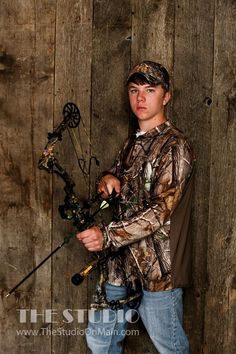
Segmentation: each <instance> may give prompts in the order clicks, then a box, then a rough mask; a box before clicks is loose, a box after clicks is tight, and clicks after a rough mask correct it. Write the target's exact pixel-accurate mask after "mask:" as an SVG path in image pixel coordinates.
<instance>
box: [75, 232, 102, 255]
mask: <svg viewBox="0 0 236 354" xmlns="http://www.w3.org/2000/svg"><path fill="white" fill-rule="evenodd" d="M76 237H77V239H78V240H80V241H82V242H83V244H84V246H85V247H86V248H87V250H88V251H93V252H96V251H101V250H102V246H103V241H104V239H103V234H102V231H101V230H100V229H99V227H98V226H93V227H91V228H90V229H87V230H85V231H82V232H79V233H78V234H77V235H76Z"/></svg>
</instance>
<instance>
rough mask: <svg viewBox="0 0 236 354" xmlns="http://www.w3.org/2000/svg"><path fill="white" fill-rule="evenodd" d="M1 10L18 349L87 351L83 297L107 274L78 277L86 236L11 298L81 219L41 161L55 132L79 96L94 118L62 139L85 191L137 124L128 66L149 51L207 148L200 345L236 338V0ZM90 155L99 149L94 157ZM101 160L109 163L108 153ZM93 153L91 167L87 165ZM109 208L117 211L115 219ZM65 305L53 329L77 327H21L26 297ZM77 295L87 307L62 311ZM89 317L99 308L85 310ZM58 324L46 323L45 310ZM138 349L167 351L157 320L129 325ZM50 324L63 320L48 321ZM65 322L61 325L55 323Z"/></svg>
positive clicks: (7, 302)
mask: <svg viewBox="0 0 236 354" xmlns="http://www.w3.org/2000/svg"><path fill="white" fill-rule="evenodd" d="M0 3H1V11H0V28H1V31H0V124H1V129H0V188H1V189H0V190H1V200H0V235H1V237H0V243H1V250H0V256H1V267H0V268H1V269H0V287H1V302H0V319H1V329H0V334H1V350H2V351H3V352H6V353H10V352H13V353H16V354H25V353H37V354H38V353H39V354H41V353H44V354H52V353H56V354H64V353H70V354H77V353H83V354H85V353H88V349H87V347H86V343H85V337H84V336H83V335H82V332H79V334H78V335H70V334H69V333H70V332H69V331H72V330H74V329H78V330H80V331H82V330H83V329H84V328H85V326H86V323H85V322H86V321H82V323H78V321H77V312H76V311H77V310H82V311H83V310H85V311H86V309H88V308H89V304H90V302H91V296H92V293H93V291H94V287H95V283H96V280H97V274H96V273H92V275H91V276H90V277H89V279H88V280H86V281H85V282H84V283H83V284H82V285H81V286H80V287H79V288H77V287H74V286H73V285H72V284H71V280H70V278H71V275H73V274H74V273H76V272H78V271H79V270H80V269H81V267H83V266H84V265H85V264H87V262H88V261H89V260H90V259H91V255H90V254H89V253H88V252H87V251H85V250H84V248H83V247H82V245H81V244H80V243H79V242H77V241H76V240H73V241H71V243H70V244H69V245H68V246H67V247H65V248H64V249H62V250H60V251H59V252H58V254H57V255H56V256H54V258H53V260H52V261H51V262H50V261H49V262H48V263H47V264H45V265H44V266H43V267H42V268H41V269H40V270H38V271H37V273H36V274H35V275H34V276H32V277H31V278H30V279H28V281H27V282H25V283H24V284H23V285H22V286H21V287H20V288H19V289H18V290H17V291H16V292H15V294H13V295H12V296H10V297H9V298H8V299H6V298H5V297H4V294H5V293H6V291H7V290H9V289H10V288H11V287H13V286H14V285H15V284H16V283H17V282H18V281H19V280H20V279H21V278H22V277H23V276H24V275H25V274H26V273H27V272H29V271H30V270H31V269H32V268H33V267H34V266H35V265H36V264H38V263H39V262H40V261H41V260H42V259H43V258H44V257H45V256H46V255H47V254H48V253H49V252H50V251H51V249H52V248H54V247H56V246H57V245H58V244H60V243H61V242H62V240H63V238H64V236H65V235H67V233H68V232H69V231H71V230H72V225H71V223H70V222H67V221H63V220H62V219H61V218H60V215H59V213H58V210H57V209H58V205H59V204H62V203H63V199H64V192H63V187H64V185H63V182H62V181H61V180H60V179H59V178H57V177H54V176H50V175H49V174H47V173H46V172H44V171H40V170H38V168H37V163H38V159H39V157H40V155H41V153H42V150H43V148H44V146H45V144H46V141H47V132H49V131H52V130H53V128H54V127H55V126H56V125H57V124H58V123H59V122H60V121H61V119H62V109H63V106H64V104H65V103H66V102H68V101H72V102H74V103H75V104H77V106H78V107H79V109H80V112H81V117H82V120H81V123H80V126H79V128H78V129H75V130H74V133H75V134H74V135H73V137H72V138H73V142H74V144H75V146H76V148H77V156H76V154H75V152H74V151H73V147H72V144H71V140H70V137H69V134H68V132H65V134H64V135H63V140H62V141H61V142H59V143H58V144H57V146H56V149H55V152H56V156H57V157H58V159H59V161H60V163H61V164H62V166H63V167H65V168H66V170H67V171H68V172H69V173H70V174H71V175H72V177H73V179H74V180H75V182H76V188H75V192H76V193H77V194H78V195H79V196H80V198H81V200H85V199H87V198H88V197H89V196H91V195H92V194H94V193H95V181H96V178H97V177H98V175H99V174H100V173H101V172H102V171H103V170H104V169H106V168H108V167H110V164H111V163H112V161H113V160H114V158H115V156H116V154H117V152H118V150H119V148H120V146H121V145H122V143H123V141H124V139H125V138H126V136H127V134H128V132H129V131H130V130H133V128H134V125H135V124H134V120H133V118H132V119H131V118H130V109H129V105H128V99H127V93H126V88H125V84H126V77H127V75H128V72H129V70H130V68H131V66H133V65H134V64H136V63H137V62H139V61H141V60H144V59H149V60H154V61H158V62H161V63H163V64H164V65H165V66H166V67H167V69H168V70H169V72H170V74H171V78H172V96H173V97H172V102H171V104H170V105H169V110H168V115H169V117H170V119H171V120H172V121H174V122H175V123H176V125H177V126H178V127H179V128H181V129H182V130H183V131H184V132H185V134H186V135H187V136H188V137H189V138H190V139H191V141H192V143H193V146H194V149H195V152H196V157H197V163H196V175H195V199H194V206H193V217H192V234H193V246H194V252H193V275H194V286H193V288H192V289H191V290H187V291H186V293H185V328H186V331H187V334H188V336H189V339H190V352H191V354H192V353H193V354H199V353H205V354H209V353H212V354H213V353H214V354H221V353H225V354H231V353H232V354H233V353H234V351H235V346H236V343H235V327H236V318H235V310H236V308H235V306H236V305H235V304H236V300H235V299H236V295H235V287H236V285H235V255H234V253H235V251H234V250H235V242H236V241H235V240H236V236H235V216H234V214H235V185H236V183H235V182H236V181H235V175H236V172H235V155H236V154H235V152H236V151H235V141H236V139H235V121H236V120H235V111H236V108H235V107H236V104H235V102H236V99H235V95H236V88H235V76H236V69H235V64H236V59H235V58H236V54H235V29H234V27H235V25H234V21H235V20H234V19H235V17H236V6H235V1H233V0H226V1H223V0H214V1H203V0H197V1H191V0H175V1H171V0H158V1H156V0H142V1H141V0H130V1H127V0H121V1H116V0H80V1H78V0H70V1H66V0H37V1H33V0H31V1H30V0H29V1H21V0H11V1H5V0H2V1H1V2H0ZM91 157H93V158H92V160H91ZM95 158H96V159H97V162H99V165H98V164H96V159H95ZM78 159H80V161H83V162H81V164H82V165H83V166H84V172H85V173H84V174H83V173H82V172H81V170H80V169H79V167H78V161H77V160H78ZM109 217H110V215H109V213H108V215H106V216H105V220H109ZM30 308H33V309H37V311H38V313H42V311H43V310H45V309H47V308H48V309H55V311H56V314H55V315H54V318H53V319H54V320H55V321H57V323H53V324H52V325H49V326H48V329H49V330H51V329H53V330H55V331H56V330H57V329H59V328H61V329H62V330H65V331H68V332H65V333H66V334H65V335H44V336H42V335H41V336H32V335H28V336H17V335H16V330H18V329H36V330H38V329H40V327H41V326H42V325H43V323H44V322H45V318H44V319H43V318H42V316H39V317H38V322H37V324H31V323H30V319H29V317H27V321H26V323H22V324H20V323H19V313H18V312H17V311H16V310H17V309H30ZM64 309H71V310H72V314H73V317H74V321H73V322H71V323H65V322H63V319H64V318H63V317H62V311H63V310H64ZM85 317H86V316H85ZM44 325H45V326H46V324H44ZM129 329H135V330H139V335H134V336H128V337H127V339H126V341H125V354H134V353H135V354H144V353H145V354H146V353H149V354H153V353H155V352H156V350H155V349H154V347H153V345H152V343H151V341H150V339H149V338H148V336H147V334H146V331H145V328H144V327H143V326H142V325H141V323H139V324H134V325H132V326H129ZM48 333H50V331H49V332H48ZM55 333H56V332H55Z"/></svg>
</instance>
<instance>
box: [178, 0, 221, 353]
mask: <svg viewBox="0 0 236 354" xmlns="http://www.w3.org/2000/svg"><path fill="white" fill-rule="evenodd" d="M213 23H214V3H213V2H210V1H208V2H205V1H202V0H198V1H197V2H193V1H186V0H184V1H181V0H177V1H176V2H175V49H174V92H173V96H174V105H173V117H174V120H175V121H176V124H177V126H178V127H179V128H180V129H181V130H183V131H184V132H185V134H186V135H187V136H188V137H189V138H190V140H191V141H192V144H193V147H194V150H195V153H196V157H197V163H196V171H195V201H194V206H193V220H192V235H193V248H194V250H193V276H194V287H193V288H191V289H190V290H187V291H186V297H185V327H186V330H187V333H188V335H189V339H190V349H191V353H196V354H197V353H200V352H201V350H202V344H201V343H202V340H203V330H204V305H205V302H204V301H205V290H206V288H207V276H206V263H207V257H206V250H207V233H208V226H207V225H208V198H209V183H210V182H209V181H210V179H209V178H210V173H209V164H210V149H211V145H210V138H211V122H210V117H211V101H212V64H213Z"/></svg>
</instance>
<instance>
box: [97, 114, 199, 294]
mask: <svg viewBox="0 0 236 354" xmlns="http://www.w3.org/2000/svg"><path fill="white" fill-rule="evenodd" d="M193 160H194V159H193V152H192V149H191V146H190V144H189V142H188V140H187V139H186V138H185V137H184V135H183V133H182V132H181V131H180V130H178V129H177V128H176V127H175V126H174V125H173V124H172V123H171V122H170V121H166V122H165V123H163V124H161V125H159V126H157V127H156V128H154V129H152V130H151V131H148V132H146V133H144V134H140V135H138V134H137V135H133V136H131V137H130V138H128V139H127V141H126V142H125V144H124V147H123V149H122V150H121V151H120V153H119V156H118V158H117V160H116V162H115V164H114V165H113V167H112V168H111V169H110V170H109V171H106V173H111V174H113V175H114V176H116V177H118V178H119V179H120V181H121V193H120V198H119V199H118V202H117V204H118V205H117V210H116V212H115V216H116V219H115V220H114V221H112V222H111V223H110V224H109V225H108V226H106V227H105V228H104V231H103V232H104V237H105V240H106V241H105V245H104V248H105V249H106V248H108V247H111V248H115V249H117V248H118V249H119V250H120V254H119V256H118V257H115V258H113V259H110V260H109V262H108V281H109V282H110V283H111V284H114V285H127V284H134V282H135V279H137V278H138V279H141V282H142V285H143V288H144V289H145V290H149V291H161V290H167V289H171V288H173V287H177V286H187V285H188V284H186V282H188V280H186V279H189V277H188V276H187V277H185V276H184V277H183V278H184V280H183V281H182V280H180V282H179V283H178V284H175V282H174V280H173V275H172V267H173V265H174V267H175V268H176V267H177V269H175V273H176V271H177V273H181V272H182V273H184V272H189V269H187V268H188V267H189V265H188V264H187V263H186V261H184V260H185V259H187V258H188V259H189V258H190V257H189V255H188V256H186V255H185V254H184V252H183V250H185V251H188V250H189V247H188V246H187V244H188V243H189V237H188V236H187V231H186V227H183V225H184V224H187V225H188V222H189V215H190V213H189V210H190V208H191V207H190V199H191V198H189V197H188V200H187V202H186V203H182V204H184V206H183V207H182V209H184V210H183V212H178V217H177V218H176V220H177V223H178V225H177V226H176V227H175V230H176V231H175V230H173V225H172V217H173V215H174V213H175V211H176V210H177V209H178V206H179V205H180V204H181V200H182V198H183V195H184V194H186V193H185V190H186V189H187V185H189V180H190V176H191V174H192V169H193ZM180 209H181V208H180ZM171 238H173V242H171ZM172 243H173V247H172ZM171 247H172V248H173V249H171ZM186 257H187V258H186ZM175 258H176V259H177V261H176V260H175ZM177 263H178V264H177ZM179 263H180V265H179ZM176 264H177V265H176ZM183 264H184V267H185V268H186V269H181V267H182V268H183V266H182V265H183ZM181 282H182V283H181Z"/></svg>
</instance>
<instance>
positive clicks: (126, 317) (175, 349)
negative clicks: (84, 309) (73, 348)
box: [86, 284, 189, 354]
mask: <svg viewBox="0 0 236 354" xmlns="http://www.w3.org/2000/svg"><path fill="white" fill-rule="evenodd" d="M106 293H107V299H108V300H109V301H111V300H118V299H121V298H125V297H126V295H127V289H126V287H123V286H114V285H111V284H106ZM132 311H133V313H134V311H138V312H139V315H140V317H141V319H142V321H143V324H144V326H145V327H146V330H147V332H148V334H149V336H150V338H151V340H152V342H153V344H154V346H155V348H156V349H157V351H158V353H160V354H188V353H189V344H188V339H187V337H186V334H185V332H184V330H183V327H182V320H183V304H182V289H180V288H179V289H172V290H167V291H161V292H150V291H145V290H144V291H143V297H142V301H141V304H140V307H139V308H138V310H131V309H129V307H128V306H127V305H125V306H124V308H123V309H121V310H117V311H113V310H109V309H105V310H101V311H94V312H92V313H91V314H90V319H89V324H88V328H87V333H86V337H87V343H88V347H89V348H90V350H91V352H92V354H121V353H122V342H123V339H124V338H125V334H126V330H127V323H128V322H132V319H131V317H132ZM136 317H137V316H136Z"/></svg>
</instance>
